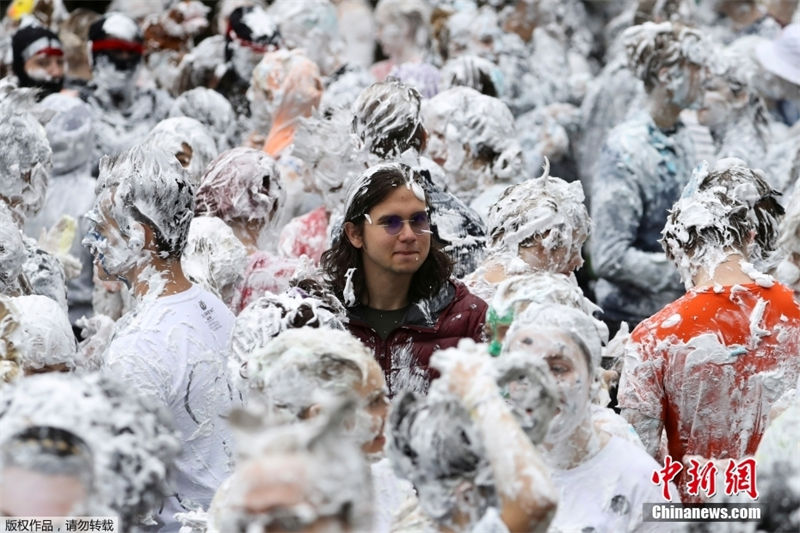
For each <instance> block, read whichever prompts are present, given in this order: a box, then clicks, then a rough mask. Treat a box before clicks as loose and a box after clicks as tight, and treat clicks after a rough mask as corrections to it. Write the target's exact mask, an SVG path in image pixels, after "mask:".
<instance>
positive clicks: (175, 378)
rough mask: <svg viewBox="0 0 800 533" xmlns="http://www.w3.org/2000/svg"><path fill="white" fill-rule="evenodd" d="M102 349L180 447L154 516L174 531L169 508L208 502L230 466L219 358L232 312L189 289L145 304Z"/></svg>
mask: <svg viewBox="0 0 800 533" xmlns="http://www.w3.org/2000/svg"><path fill="white" fill-rule="evenodd" d="M121 321H122V323H123V324H124V326H123V327H122V329H121V330H119V331H118V332H117V334H116V336H115V337H114V339H113V340H112V341H111V344H110V345H109V347H108V351H107V352H106V362H107V366H108V368H109V370H110V372H111V373H112V374H114V375H116V376H117V377H121V378H123V379H124V380H126V381H127V382H128V383H129V384H130V385H131V386H132V387H134V389H135V390H137V391H139V392H142V393H145V394H151V395H153V396H155V397H157V398H158V399H159V400H161V401H162V402H163V404H164V405H165V406H166V407H167V408H168V409H169V411H170V412H171V413H172V417H173V421H174V423H175V427H176V429H177V430H178V431H180V433H181V441H182V445H183V449H182V451H181V453H180V455H179V456H178V459H177V460H176V470H177V471H176V475H175V488H176V494H175V495H173V496H170V497H168V498H167V499H166V500H165V502H164V507H163V509H162V511H161V513H160V515H159V520H160V521H163V522H164V527H163V528H162V529H161V531H178V529H179V524H178V522H177V521H176V520H175V519H174V516H173V515H174V513H177V512H186V511H190V510H194V509H196V508H197V507H198V506H202V507H203V508H207V507H208V505H209V504H210V503H211V498H212V497H213V496H214V491H216V489H217V487H218V486H219V485H220V483H222V481H223V480H224V479H225V478H227V477H228V475H229V474H230V472H231V448H232V437H231V431H230V428H229V427H228V424H227V422H226V417H227V415H228V413H229V411H230V410H231V408H232V407H233V396H232V393H231V391H232V388H231V386H230V383H229V380H228V377H227V374H226V370H225V369H226V364H225V357H226V356H225V354H226V347H227V344H228V337H229V335H230V332H231V329H232V327H233V321H234V316H233V314H232V313H231V312H230V311H229V310H228V308H227V307H226V306H225V304H224V303H222V302H221V301H220V300H219V299H218V298H217V297H216V296H214V295H212V294H211V293H209V292H207V291H206V290H204V289H202V288H200V287H199V286H197V285H193V286H192V288H191V289H189V290H187V291H184V292H181V293H178V294H173V295H170V296H164V297H161V298H157V299H155V300H153V301H152V302H145V303H142V304H141V307H140V308H138V309H136V310H135V311H134V312H133V315H132V316H130V317H125V318H123V319H121Z"/></svg>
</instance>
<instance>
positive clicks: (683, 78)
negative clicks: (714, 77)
mask: <svg viewBox="0 0 800 533" xmlns="http://www.w3.org/2000/svg"><path fill="white" fill-rule="evenodd" d="M705 79H706V71H705V68H704V67H701V66H700V65H697V64H695V63H689V62H684V63H682V64H680V65H676V66H674V67H673V68H672V70H671V79H670V81H669V83H668V88H669V89H670V91H671V92H672V102H673V103H674V104H676V105H678V106H679V107H681V108H683V109H695V108H696V107H697V106H698V105H699V103H700V98H701V96H702V94H703V84H704V83H705Z"/></svg>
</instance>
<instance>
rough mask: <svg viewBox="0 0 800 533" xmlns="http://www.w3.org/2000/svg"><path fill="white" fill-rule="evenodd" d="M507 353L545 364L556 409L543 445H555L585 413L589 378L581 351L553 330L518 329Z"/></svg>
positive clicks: (563, 334)
mask: <svg viewBox="0 0 800 533" xmlns="http://www.w3.org/2000/svg"><path fill="white" fill-rule="evenodd" d="M508 348H509V350H517V351H523V352H525V353H528V354H530V355H531V358H532V359H535V360H538V359H541V360H543V361H544V362H545V363H546V364H547V368H548V369H549V370H550V374H551V375H552V376H553V378H554V380H555V384H556V390H557V391H558V408H557V409H556V415H555V417H553V420H552V421H551V422H550V427H549V428H548V430H547V437H546V442H549V443H551V444H555V443H557V442H560V441H563V440H564V439H567V438H569V437H570V435H572V433H573V431H574V430H575V429H576V428H577V427H578V426H579V425H580V424H582V423H583V422H584V421H585V419H586V417H587V416H588V413H589V391H590V378H591V376H589V369H588V367H587V364H586V361H585V358H584V355H583V353H582V351H581V348H580V347H579V346H578V345H577V344H576V343H575V342H574V341H573V340H572V339H571V338H570V337H569V336H568V335H566V334H565V333H564V332H562V331H560V330H558V329H553V328H536V327H531V328H522V329H521V330H519V331H518V332H517V333H515V334H514V337H513V338H512V339H510V341H509V345H508Z"/></svg>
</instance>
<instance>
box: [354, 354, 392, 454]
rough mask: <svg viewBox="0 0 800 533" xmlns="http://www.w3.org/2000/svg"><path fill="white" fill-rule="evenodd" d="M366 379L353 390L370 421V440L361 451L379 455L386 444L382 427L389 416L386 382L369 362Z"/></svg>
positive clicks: (376, 365)
mask: <svg viewBox="0 0 800 533" xmlns="http://www.w3.org/2000/svg"><path fill="white" fill-rule="evenodd" d="M370 363H371V364H370V365H369V370H368V371H367V379H366V380H365V381H364V383H360V384H358V386H356V388H355V390H356V393H357V394H358V395H359V397H360V398H361V400H362V402H363V403H362V406H363V409H364V411H365V414H366V415H367V416H368V417H369V420H370V437H372V440H371V441H369V442H365V443H363V444H362V446H361V450H362V451H363V452H364V453H367V454H375V453H380V452H381V451H382V450H383V445H384V444H385V443H386V437H385V436H384V434H383V432H384V425H385V424H386V416H387V415H388V414H389V400H387V398H386V380H385V379H384V377H383V371H382V370H381V367H380V366H379V365H378V364H377V363H375V362H374V361H371V362H370Z"/></svg>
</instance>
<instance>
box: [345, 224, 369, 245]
mask: <svg viewBox="0 0 800 533" xmlns="http://www.w3.org/2000/svg"><path fill="white" fill-rule="evenodd" d="M362 229H363V228H361V227H360V226H356V225H355V224H353V223H352V222H345V223H344V234H345V236H346V237H347V240H348V241H350V244H352V245H353V248H361V247H363V246H364V234H363V231H362Z"/></svg>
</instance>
